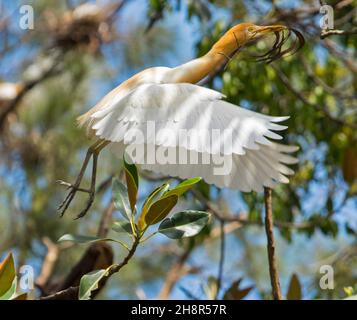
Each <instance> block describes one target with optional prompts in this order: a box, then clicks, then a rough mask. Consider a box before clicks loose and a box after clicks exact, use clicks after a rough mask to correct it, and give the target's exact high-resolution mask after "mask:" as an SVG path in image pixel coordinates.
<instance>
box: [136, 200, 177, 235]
mask: <svg viewBox="0 0 357 320" xmlns="http://www.w3.org/2000/svg"><path fill="white" fill-rule="evenodd" d="M177 201H178V196H177V195H175V194H173V195H171V196H168V197H166V196H165V197H164V198H161V199H159V200H157V201H156V202H154V203H153V204H152V205H151V206H150V208H149V210H148V212H147V214H146V215H145V216H144V221H142V220H141V221H142V222H141V224H139V228H140V230H144V229H145V227H146V226H150V225H153V224H156V223H158V222H160V221H161V220H163V219H165V218H166V216H167V215H168V214H169V213H170V211H171V210H172V208H173V207H174V206H175V205H176V203H177ZM140 218H141V217H140ZM139 223H140V221H139Z"/></svg>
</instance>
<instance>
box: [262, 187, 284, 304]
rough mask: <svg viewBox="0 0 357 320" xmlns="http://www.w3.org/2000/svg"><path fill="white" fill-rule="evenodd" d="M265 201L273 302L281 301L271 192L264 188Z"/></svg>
mask: <svg viewBox="0 0 357 320" xmlns="http://www.w3.org/2000/svg"><path fill="white" fill-rule="evenodd" d="M264 201H265V232H266V235H267V242H268V243H267V249H268V259H269V274H270V282H271V287H272V292H273V298H274V300H281V299H282V295H281V289H280V282H279V273H278V269H277V263H276V258H275V242H274V233H273V206H272V191H271V189H270V188H264Z"/></svg>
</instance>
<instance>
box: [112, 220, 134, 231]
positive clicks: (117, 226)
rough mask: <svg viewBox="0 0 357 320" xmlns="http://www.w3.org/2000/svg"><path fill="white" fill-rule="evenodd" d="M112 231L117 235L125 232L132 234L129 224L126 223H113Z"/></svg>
mask: <svg viewBox="0 0 357 320" xmlns="http://www.w3.org/2000/svg"><path fill="white" fill-rule="evenodd" d="M112 229H113V230H114V231H115V232H118V233H123V232H127V233H129V234H132V233H133V229H132V228H131V224H130V222H128V221H115V222H114V223H113V225H112Z"/></svg>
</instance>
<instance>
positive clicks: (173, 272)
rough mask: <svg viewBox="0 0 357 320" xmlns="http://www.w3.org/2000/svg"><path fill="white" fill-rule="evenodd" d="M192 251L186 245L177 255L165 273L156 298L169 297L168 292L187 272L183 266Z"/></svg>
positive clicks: (163, 298) (164, 298)
mask: <svg viewBox="0 0 357 320" xmlns="http://www.w3.org/2000/svg"><path fill="white" fill-rule="evenodd" d="M191 253H192V247H191V246H188V247H187V248H186V249H185V251H184V252H183V253H182V254H181V255H180V256H179V257H178V259H177V261H176V262H175V263H174V264H173V265H172V267H171V268H170V270H169V272H167V274H166V278H165V281H164V284H163V286H162V288H161V290H160V293H159V295H158V299H160V300H166V299H168V298H169V296H170V293H171V292H172V290H173V288H174V287H175V285H176V283H177V281H178V280H179V279H180V278H181V277H182V276H183V275H184V274H185V273H187V272H188V268H185V264H186V261H187V260H188V258H189V257H190V255H191Z"/></svg>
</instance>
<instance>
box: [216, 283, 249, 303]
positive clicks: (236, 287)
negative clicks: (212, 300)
mask: <svg viewBox="0 0 357 320" xmlns="http://www.w3.org/2000/svg"><path fill="white" fill-rule="evenodd" d="M241 282H242V279H238V280H237V281H234V282H233V283H232V285H231V286H230V287H229V288H228V290H227V291H226V292H225V293H224V296H223V300H242V299H243V298H244V297H245V296H247V295H248V293H249V292H250V291H251V290H252V289H253V287H247V288H243V289H241V288H240V284H241Z"/></svg>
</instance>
